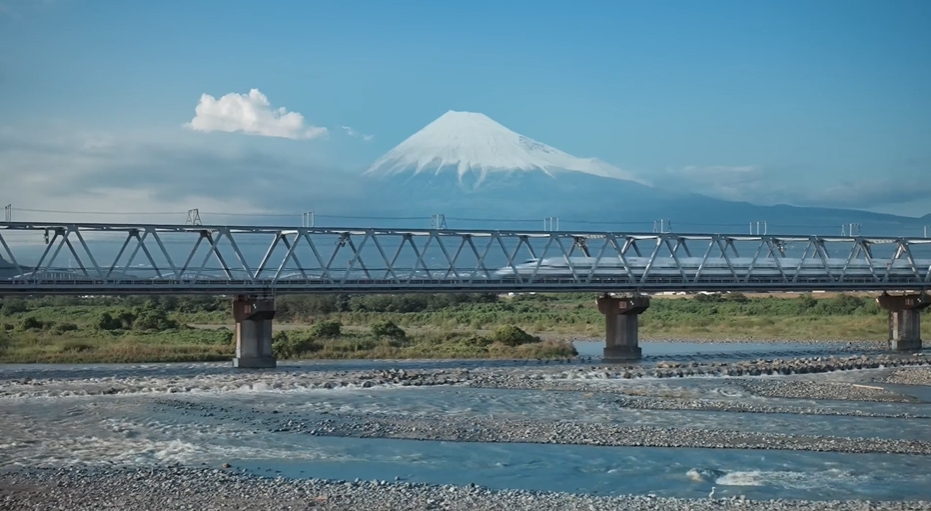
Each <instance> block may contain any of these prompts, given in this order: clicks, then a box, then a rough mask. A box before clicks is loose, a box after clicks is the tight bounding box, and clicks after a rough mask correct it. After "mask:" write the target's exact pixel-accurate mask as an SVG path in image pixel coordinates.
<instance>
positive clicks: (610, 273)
mask: <svg viewBox="0 0 931 511" xmlns="http://www.w3.org/2000/svg"><path fill="white" fill-rule="evenodd" d="M538 261H539V266H538ZM703 261H704V264H703ZM728 261H729V262H730V264H728ZM570 263H571V266H570ZM649 263H650V258H648V257H628V258H627V264H628V265H629V266H628V268H625V266H624V261H623V260H621V259H620V258H614V257H602V258H601V260H600V261H599V260H598V258H595V257H568V258H567V257H554V258H547V259H543V260H538V259H528V260H526V261H523V262H521V263H520V264H515V265H514V267H513V268H512V267H510V266H506V267H504V268H499V269H498V270H496V271H495V273H494V275H495V277H498V278H507V277H512V278H513V277H516V276H518V275H520V276H531V275H535V276H536V277H541V278H545V277H564V278H565V277H568V278H574V277H576V276H578V277H587V276H588V275H589V273H590V272H591V275H592V276H593V277H628V275H629V274H628V269H629V271H630V273H631V274H633V275H634V276H642V275H643V273H644V271H645V270H646V267H647V265H648V264H649ZM751 265H752V270H751ZM799 265H801V269H799ZM870 266H871V265H870V263H868V262H866V261H865V260H862V259H859V260H854V261H850V262H849V263H848V262H847V259H840V258H831V259H828V260H827V267H828V269H829V270H830V273H831V274H832V275H834V276H835V277H836V276H839V275H840V274H841V272H844V277H845V278H851V279H854V278H873V276H874V275H876V276H877V277H880V278H882V277H885V276H886V275H887V274H888V275H889V276H890V277H894V278H909V277H912V278H914V277H915V268H917V270H918V275H920V276H921V277H922V278H924V277H925V275H927V274H928V272H929V269H931V259H916V260H915V266H914V268H913V267H912V265H911V263H909V261H908V260H907V259H895V260H889V259H879V260H876V259H874V260H873V261H872V269H871V268H870ZM780 267H781V268H782V271H781V272H780ZM593 268H594V271H592V269H593ZM699 268H701V275H700V276H701V277H709V278H710V277H731V278H733V276H734V273H736V274H737V276H738V277H746V276H747V273H748V272H751V275H752V276H753V277H764V278H765V277H781V276H782V275H783V273H784V274H786V275H787V276H789V277H794V276H795V275H796V272H798V273H797V274H798V276H800V277H809V278H811V277H826V276H827V273H826V272H825V266H824V262H823V261H822V260H821V259H820V258H808V259H806V260H805V261H804V262H802V259H801V258H790V257H786V258H780V259H779V261H778V265H777V262H776V260H775V259H772V258H766V259H764V258H762V257H761V258H759V259H757V260H756V262H754V261H753V258H751V257H730V258H728V260H725V259H724V258H723V257H713V258H712V257H709V258H708V259H707V260H706V259H704V258H702V257H680V258H678V263H677V262H676V260H675V259H673V258H672V257H658V258H656V259H655V260H654V261H653V264H652V265H650V271H649V273H648V276H650V277H680V278H681V277H682V272H683V270H684V271H685V274H686V275H687V276H690V277H694V275H695V274H696V273H697V272H698V269H699ZM844 268H846V271H845V270H844ZM573 270H574V271H573ZM732 270H733V272H734V273H732Z"/></svg>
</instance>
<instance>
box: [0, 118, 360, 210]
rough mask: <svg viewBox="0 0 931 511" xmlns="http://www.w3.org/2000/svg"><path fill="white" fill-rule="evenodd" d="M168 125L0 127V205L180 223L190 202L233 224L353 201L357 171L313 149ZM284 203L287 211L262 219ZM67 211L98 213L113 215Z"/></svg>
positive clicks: (343, 206)
mask: <svg viewBox="0 0 931 511" xmlns="http://www.w3.org/2000/svg"><path fill="white" fill-rule="evenodd" d="M177 131H180V130H177V129H175V130H169V131H167V132H152V131H145V132H140V133H132V132H128V133H127V132H124V133H106V132H88V131H85V130H81V129H76V130H70V129H67V128H66V129H65V130H61V131H59V130H55V129H50V128H47V127H43V128H39V129H35V130H28V129H24V128H19V127H18V128H15V129H14V128H4V127H0V205H5V204H7V203H12V204H13V206H14V219H16V220H30V221H31V220H37V221H44V220H53V219H60V218H61V217H62V215H61V214H56V213H48V214H45V213H43V212H41V211H35V212H27V211H24V209H43V210H45V209H47V210H62V211H98V212H111V213H112V212H121V211H122V212H166V213H169V214H165V215H154V216H153V215H148V216H146V215H141V214H140V215H136V216H129V219H130V220H131V221H143V220H146V221H152V222H163V223H183V222H184V220H185V214H183V212H186V211H187V210H188V209H191V208H199V209H200V211H201V214H202V216H204V221H205V222H208V221H209V222H216V223H236V222H240V221H244V218H242V217H241V215H244V214H253V213H254V214H258V215H259V217H260V220H263V221H267V222H270V223H281V224H285V225H292V224H293V225H300V212H302V211H309V210H312V209H315V210H317V211H320V212H324V213H345V212H346V211H351V209H350V207H351V206H350V205H349V204H351V203H352V202H353V201H354V200H356V191H357V190H356V187H354V186H352V184H353V183H354V182H355V180H356V179H357V176H356V175H355V174H354V173H351V172H347V171H345V170H343V169H340V168H336V167H334V166H332V165H330V164H328V163H327V158H326V157H325V155H324V154H323V152H322V151H313V150H311V151H308V150H307V148H305V147H301V148H294V149H293V150H288V149H287V148H284V150H283V148H281V147H280V146H276V145H274V144H273V143H272V145H269V143H270V142H271V140H268V139H261V138H256V139H255V140H251V141H249V142H248V143H244V142H243V141H242V140H236V141H232V140H220V139H211V140H206V139H204V138H201V137H190V136H184V133H183V132H182V133H177ZM315 153H320V154H315ZM344 209H345V211H344ZM292 212H293V215H292V216H291V217H288V216H282V217H271V216H270V217H267V218H261V214H265V213H276V214H277V213H287V214H291V213H292ZM210 213H213V214H210ZM217 213H232V214H234V215H232V216H231V215H219V214H217ZM72 218H74V220H75V221H94V222H104V221H115V220H117V219H119V218H120V217H119V216H114V215H109V216H108V215H95V214H80V215H74V216H72ZM250 221H251V220H250Z"/></svg>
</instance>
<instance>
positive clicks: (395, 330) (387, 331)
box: [372, 321, 407, 341]
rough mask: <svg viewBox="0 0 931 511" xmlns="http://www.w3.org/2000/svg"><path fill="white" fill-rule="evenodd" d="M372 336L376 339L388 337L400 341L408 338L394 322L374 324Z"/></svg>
mask: <svg viewBox="0 0 931 511" xmlns="http://www.w3.org/2000/svg"><path fill="white" fill-rule="evenodd" d="M372 335H374V336H375V337H388V338H390V339H395V340H399V341H400V340H404V339H406V338H407V332H405V331H404V330H403V329H402V328H401V327H399V326H398V325H396V324H395V323H394V321H379V322H377V323H375V324H373V325H372Z"/></svg>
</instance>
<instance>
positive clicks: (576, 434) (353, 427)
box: [265, 413, 931, 455]
mask: <svg viewBox="0 0 931 511" xmlns="http://www.w3.org/2000/svg"><path fill="white" fill-rule="evenodd" d="M265 424H266V425H267V426H268V427H270V428H271V429H272V431H273V432H290V433H307V434H311V435H318V436H341V437H360V438H399V439H408V440H441V441H450V442H520V443H540V444H576V445H600V446H628V447H689V448H710V449H780V450H796V451H817V452H845V453H889V454H920V455H929V454H931V442H928V441H923V440H891V439H884V438H853V437H839V436H822V435H818V436H815V435H786V434H775V433H754V432H746V431H732V430H726V429H700V428H660V427H653V426H615V425H612V424H603V423H590V422H541V421H529V420H511V419H497V418H491V419H489V418H483V417H469V418H465V419H463V418H458V417H456V418H452V417H399V416H396V415H391V414H382V413H369V414H365V415H359V414H331V415H330V418H328V419H322V420H317V419H310V420H301V419H297V420H295V419H288V418H281V419H275V420H271V421H270V420H266V421H265Z"/></svg>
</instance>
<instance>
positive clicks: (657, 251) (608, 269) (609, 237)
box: [0, 222, 931, 295]
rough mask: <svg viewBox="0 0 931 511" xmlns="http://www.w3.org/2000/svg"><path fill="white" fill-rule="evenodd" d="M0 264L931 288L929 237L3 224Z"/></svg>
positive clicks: (401, 286)
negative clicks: (65, 259)
mask: <svg viewBox="0 0 931 511" xmlns="http://www.w3.org/2000/svg"><path fill="white" fill-rule="evenodd" d="M580 254H581V255H580ZM0 258H2V259H3V260H0V295H11V294H79V295H94V294H244V293H245V294H267V295H274V294H288V293H333V292H351V293H406V292H407V293H410V292H420V293H441V292H530V291H540V292H543V291H552V292H559V291H595V292H635V293H637V292H639V293H649V292H661V291H684V292H699V291H745V292H749V291H812V290H826V291H829V290H833V291H874V290H875V291H883V290H885V291H893V290H903V291H904V290H908V291H912V290H925V289H928V288H931V239H927V238H912V239H908V238H879V237H837V236H832V237H820V236H767V235H762V236H760V235H728V234H676V233H619V232H578V231H571V232H548V231H523V232H519V231H493V230H468V231H458V230H445V229H444V230H434V229H375V228H372V229H357V228H325V227H263V226H222V225H216V226H204V225H159V224H76V223H59V224H56V223H35V222H3V223H0ZM64 258H67V259H68V266H67V267H66V266H64Z"/></svg>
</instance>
